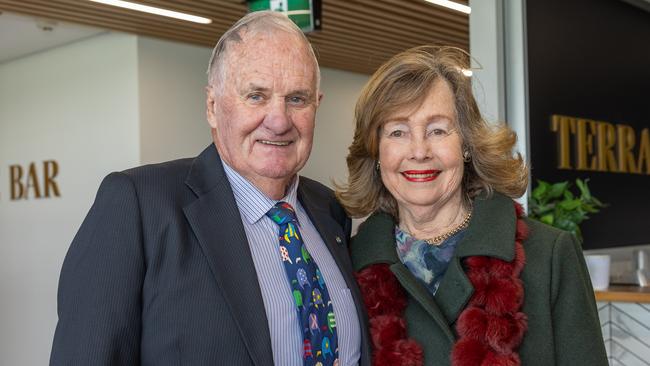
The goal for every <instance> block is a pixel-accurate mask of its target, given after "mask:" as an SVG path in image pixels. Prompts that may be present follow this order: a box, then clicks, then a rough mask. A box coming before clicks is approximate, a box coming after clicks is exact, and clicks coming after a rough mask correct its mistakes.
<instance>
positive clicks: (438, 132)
mask: <svg viewBox="0 0 650 366" xmlns="http://www.w3.org/2000/svg"><path fill="white" fill-rule="evenodd" d="M447 134H448V133H447V131H446V130H444V129H442V128H434V129H432V130H431V131H429V135H433V136H447Z"/></svg>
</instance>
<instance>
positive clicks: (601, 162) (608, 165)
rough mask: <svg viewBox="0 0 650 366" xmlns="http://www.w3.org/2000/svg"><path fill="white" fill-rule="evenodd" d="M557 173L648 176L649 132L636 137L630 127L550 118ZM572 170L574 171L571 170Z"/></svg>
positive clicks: (560, 117) (556, 117)
mask: <svg viewBox="0 0 650 366" xmlns="http://www.w3.org/2000/svg"><path fill="white" fill-rule="evenodd" d="M551 131H553V132H555V134H556V136H557V146H558V151H557V158H558V164H557V167H558V169H575V170H586V171H599V172H611V173H635V174H647V175H650V130H649V129H648V128H644V129H643V130H641V134H640V142H639V145H638V146H639V150H638V153H635V146H636V145H637V143H636V133H635V131H634V129H633V128H632V127H631V126H628V125H625V124H613V123H609V122H603V121H594V120H590V119H585V118H577V117H569V116H561V115H553V116H551ZM574 167H575V168H574Z"/></svg>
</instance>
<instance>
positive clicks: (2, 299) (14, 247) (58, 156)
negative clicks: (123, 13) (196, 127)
mask: <svg viewBox="0 0 650 366" xmlns="http://www.w3.org/2000/svg"><path fill="white" fill-rule="evenodd" d="M135 62H136V38H135V37H134V36H127V35H118V34H107V35H101V36H97V37H94V38H92V39H90V40H86V41H81V42H77V43H73V44H69V45H67V46H63V47H60V48H56V49H52V50H50V51H47V52H43V53H38V54H34V55H31V56H28V57H25V58H21V59H17V60H14V61H9V62H7V63H4V64H0V193H1V196H0V365H46V364H47V363H48V360H49V353H50V345H51V342H52V335H53V332H54V327H55V324H56V320H57V316H56V289H57V281H58V276H59V275H58V274H59V272H60V268H61V264H62V261H63V257H64V255H65V253H66V250H67V248H68V246H69V244H70V241H71V240H72V237H73V236H74V234H75V232H76V230H77V228H78V227H79V225H80V224H81V221H82V219H83V217H84V216H85V214H86V212H87V210H88V208H89V206H90V204H91V202H92V199H93V197H94V195H95V191H96V189H97V186H98V184H99V182H100V180H101V178H102V177H103V176H104V175H106V174H107V173H108V172H110V171H112V170H121V169H125V168H127V167H129V166H132V165H134V164H137V163H138V156H139V149H138V145H139V143H138V142H139V130H138V104H137V100H138V99H137V68H136V63H135ZM49 159H54V160H56V161H57V162H58V163H59V168H60V171H59V174H58V177H57V178H56V181H57V183H58V186H59V189H60V193H61V197H60V198H50V199H40V200H35V199H33V198H32V197H31V196H30V198H29V199H28V200H19V201H11V200H10V197H9V196H10V187H9V165H11V164H21V165H23V168H25V167H26V165H27V164H29V163H30V162H38V163H39V164H40V163H41V162H42V161H43V160H49Z"/></svg>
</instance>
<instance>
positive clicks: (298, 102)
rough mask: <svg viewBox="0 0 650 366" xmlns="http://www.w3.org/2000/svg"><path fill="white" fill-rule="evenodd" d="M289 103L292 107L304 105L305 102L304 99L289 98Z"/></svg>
mask: <svg viewBox="0 0 650 366" xmlns="http://www.w3.org/2000/svg"><path fill="white" fill-rule="evenodd" d="M288 99H289V103H291V104H294V105H304V104H305V103H306V102H307V99H306V98H305V97H289V98H288Z"/></svg>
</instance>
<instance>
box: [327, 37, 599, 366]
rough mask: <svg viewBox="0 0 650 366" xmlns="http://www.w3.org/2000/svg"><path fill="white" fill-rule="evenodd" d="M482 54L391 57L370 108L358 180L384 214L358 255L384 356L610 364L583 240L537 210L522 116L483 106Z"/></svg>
mask: <svg viewBox="0 0 650 366" xmlns="http://www.w3.org/2000/svg"><path fill="white" fill-rule="evenodd" d="M468 59H469V57H468V56H467V55H466V54H465V53H463V52H462V51H460V50H457V49H454V48H449V47H429V46H425V47H417V48H413V49H410V50H408V51H405V52H403V53H401V54H399V55H397V56H395V57H393V58H392V59H391V60H389V61H388V62H387V63H386V64H384V65H383V66H382V67H381V68H380V69H379V70H378V71H377V72H376V73H375V74H374V75H373V76H372V78H371V79H370V81H369V82H368V84H367V85H366V86H365V88H364V90H363V91H362V93H361V97H360V99H359V101H358V103H357V107H356V116H355V118H356V132H355V135H354V141H353V143H352V145H351V146H350V154H349V156H348V158H347V162H348V168H349V180H348V183H347V184H346V185H344V186H342V187H339V190H338V192H337V195H338V197H339V199H340V200H341V202H342V203H343V205H344V206H345V207H346V210H347V211H348V213H349V214H350V215H351V216H352V217H364V216H367V215H370V217H369V218H368V219H367V220H366V221H365V222H364V223H363V224H362V225H361V226H360V228H359V232H358V233H357V235H356V237H355V238H354V239H353V242H352V247H351V254H352V260H353V264H354V266H355V270H357V271H358V281H359V284H360V286H361V289H362V293H363V295H364V301H365V303H366V307H367V311H368V316H369V318H370V324H371V334H372V339H373V346H374V350H373V360H374V361H373V362H374V364H375V365H423V364H424V365H449V364H452V365H468V366H469V365H471V366H477V365H519V364H523V365H527V366H528V365H544V366H549V365H572V366H573V365H590V366H594V365H607V358H606V354H605V348H604V345H603V339H602V335H601V332H600V324H599V321H598V313H597V310H596V304H595V301H594V293H593V290H592V287H591V283H590V282H589V276H588V274H587V270H586V266H585V263H584V259H583V257H582V252H581V250H580V246H579V245H578V243H577V242H576V239H575V238H574V237H573V236H572V235H571V234H569V233H567V232H563V231H560V230H556V229H553V228H551V227H549V226H545V225H543V224H541V223H539V222H536V221H531V220H529V219H527V218H526V217H525V216H524V214H523V212H522V208H521V206H519V205H518V204H517V203H515V202H514V201H513V198H515V197H519V196H521V195H522V194H523V193H524V191H525V190H526V187H527V184H528V170H527V167H526V165H525V163H524V162H523V160H522V158H521V156H519V155H514V156H513V153H512V148H513V145H514V143H515V140H516V136H515V134H514V132H512V131H511V130H510V129H509V128H508V127H506V126H503V125H500V126H491V125H488V124H487V123H486V121H485V120H484V119H483V118H482V117H481V115H480V112H479V109H478V107H477V105H476V102H475V100H474V97H473V95H472V88H471V80H470V78H468V77H467V76H465V75H464V74H463V72H462V71H463V70H464V69H466V68H468Z"/></svg>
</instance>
